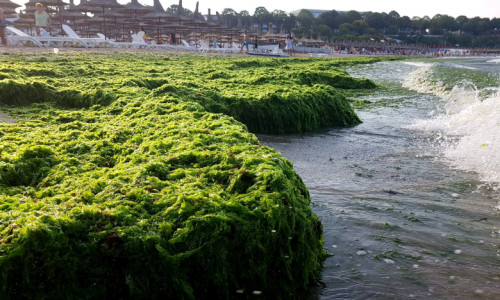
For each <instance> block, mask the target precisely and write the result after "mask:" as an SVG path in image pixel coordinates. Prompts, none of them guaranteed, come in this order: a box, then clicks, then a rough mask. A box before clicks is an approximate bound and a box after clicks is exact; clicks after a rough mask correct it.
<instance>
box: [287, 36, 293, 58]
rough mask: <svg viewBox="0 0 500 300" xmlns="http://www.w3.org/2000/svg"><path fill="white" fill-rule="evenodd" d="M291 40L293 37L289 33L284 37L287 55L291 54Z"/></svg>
mask: <svg viewBox="0 0 500 300" xmlns="http://www.w3.org/2000/svg"><path fill="white" fill-rule="evenodd" d="M292 42H293V38H292V35H291V34H290V33H289V34H288V36H287V37H286V49H287V51H288V55H290V56H292V50H293V49H292Z"/></svg>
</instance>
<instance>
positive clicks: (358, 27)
mask: <svg viewBox="0 0 500 300" xmlns="http://www.w3.org/2000/svg"><path fill="white" fill-rule="evenodd" d="M352 27H353V29H354V32H355V33H356V34H358V35H362V34H364V33H365V31H366V30H368V28H370V27H369V26H368V23H366V22H365V21H363V20H356V21H354V22H352Z"/></svg>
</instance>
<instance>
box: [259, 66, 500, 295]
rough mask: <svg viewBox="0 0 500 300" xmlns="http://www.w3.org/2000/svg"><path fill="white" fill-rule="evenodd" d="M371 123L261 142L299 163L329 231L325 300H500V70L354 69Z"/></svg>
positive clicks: (363, 113) (316, 209) (364, 116)
mask: <svg viewBox="0 0 500 300" xmlns="http://www.w3.org/2000/svg"><path fill="white" fill-rule="evenodd" d="M349 73H350V74H351V75H352V76H356V77H365V78H370V79H372V80H374V81H375V82H376V83H377V84H378V85H379V86H380V88H379V89H377V90H376V91H375V92H372V93H369V94H367V95H364V96H360V99H359V100H366V101H369V102H370V103H369V104H368V105H366V107H364V108H362V109H358V110H357V113H358V115H359V116H360V118H361V119H362V120H363V123H362V124H360V125H358V126H355V127H352V128H330V129H325V130H323V131H320V132H315V133H308V134H301V135H291V136H279V137H277V136H266V135H263V136H259V138H260V140H261V141H262V142H263V143H264V144H266V145H269V146H271V147H273V148H275V149H276V150H277V151H280V152H281V154H282V155H283V156H285V157H286V158H288V159H289V160H291V161H292V162H293V163H294V168H295V170H296V171H297V172H298V173H299V174H300V175H301V177H302V179H303V180H304V182H305V183H306V185H307V186H308V189H309V191H310V194H311V199H312V206H313V210H314V212H315V213H316V214H318V216H319V217H320V219H321V222H322V224H323V226H324V234H325V244H324V247H325V249H326V250H327V251H328V252H329V253H330V254H331V255H332V256H331V257H329V258H328V259H327V260H326V262H325V269H324V271H323V274H322V279H323V286H321V287H318V288H317V289H314V291H313V292H312V294H313V295H311V297H312V298H319V299H368V298H369V299H498V298H499V297H500V192H499V189H498V186H499V184H500V177H499V176H500V175H499V174H500V164H499V163H500V157H499V153H500V148H499V147H500V136H499V133H500V107H499V105H500V98H499V97H500V93H499V90H500V64H499V63H498V62H497V61H496V59H494V58H493V59H492V58H489V59H488V58H474V59H452V60H446V59H439V60H437V59H433V60H422V61H398V62H383V63H376V64H372V65H363V66H357V67H354V68H352V69H350V70H349Z"/></svg>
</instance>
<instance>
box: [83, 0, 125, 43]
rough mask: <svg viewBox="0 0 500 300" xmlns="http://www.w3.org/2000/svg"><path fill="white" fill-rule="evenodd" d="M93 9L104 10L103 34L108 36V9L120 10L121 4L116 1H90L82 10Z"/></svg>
mask: <svg viewBox="0 0 500 300" xmlns="http://www.w3.org/2000/svg"><path fill="white" fill-rule="evenodd" d="M92 7H98V8H100V9H102V17H103V33H104V35H105V36H106V9H107V8H118V7H121V4H118V2H116V0H90V1H88V2H86V3H85V4H84V6H83V7H82V8H92Z"/></svg>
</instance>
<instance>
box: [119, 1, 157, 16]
mask: <svg viewBox="0 0 500 300" xmlns="http://www.w3.org/2000/svg"><path fill="white" fill-rule="evenodd" d="M118 11H119V12H122V13H129V14H133V15H145V14H148V13H150V12H153V7H151V6H144V5H142V4H140V3H139V2H138V1H137V0H132V1H131V2H130V3H127V4H125V5H124V6H122V7H121V8H119V9H118Z"/></svg>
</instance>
